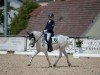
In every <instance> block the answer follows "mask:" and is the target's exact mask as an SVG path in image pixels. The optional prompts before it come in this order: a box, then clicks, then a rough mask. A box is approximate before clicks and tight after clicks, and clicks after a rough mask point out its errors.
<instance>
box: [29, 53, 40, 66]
mask: <svg viewBox="0 0 100 75" xmlns="http://www.w3.org/2000/svg"><path fill="white" fill-rule="evenodd" d="M38 53H39V52H38V51H36V52H35V54H34V55H33V56H32V57H31V59H30V60H29V64H28V66H31V63H32V60H33V58H34V57H35V56H36V55H37V54H38Z"/></svg>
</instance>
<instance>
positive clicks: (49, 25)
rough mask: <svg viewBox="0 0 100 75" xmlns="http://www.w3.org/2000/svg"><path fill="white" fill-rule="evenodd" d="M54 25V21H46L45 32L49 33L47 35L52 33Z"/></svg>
mask: <svg viewBox="0 0 100 75" xmlns="http://www.w3.org/2000/svg"><path fill="white" fill-rule="evenodd" d="M54 25H55V22H54V20H49V21H47V24H46V27H45V30H47V32H49V33H53V28H54Z"/></svg>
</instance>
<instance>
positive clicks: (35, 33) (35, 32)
mask: <svg viewBox="0 0 100 75" xmlns="http://www.w3.org/2000/svg"><path fill="white" fill-rule="evenodd" d="M31 33H33V34H34V35H41V34H42V33H41V32H40V31H32V32H31Z"/></svg>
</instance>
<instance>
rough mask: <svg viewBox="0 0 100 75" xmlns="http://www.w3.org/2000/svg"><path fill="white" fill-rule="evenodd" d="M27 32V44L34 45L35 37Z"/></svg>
mask: <svg viewBox="0 0 100 75" xmlns="http://www.w3.org/2000/svg"><path fill="white" fill-rule="evenodd" d="M27 34H28V39H29V41H30V43H29V45H30V46H31V47H34V46H35V41H36V38H35V35H34V33H29V32H27Z"/></svg>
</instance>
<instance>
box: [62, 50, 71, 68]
mask: <svg viewBox="0 0 100 75" xmlns="http://www.w3.org/2000/svg"><path fill="white" fill-rule="evenodd" d="M63 53H64V55H65V57H66V59H67V63H68V66H69V67H70V66H71V63H70V61H69V58H68V54H67V52H66V51H65V50H64V51H63Z"/></svg>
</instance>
